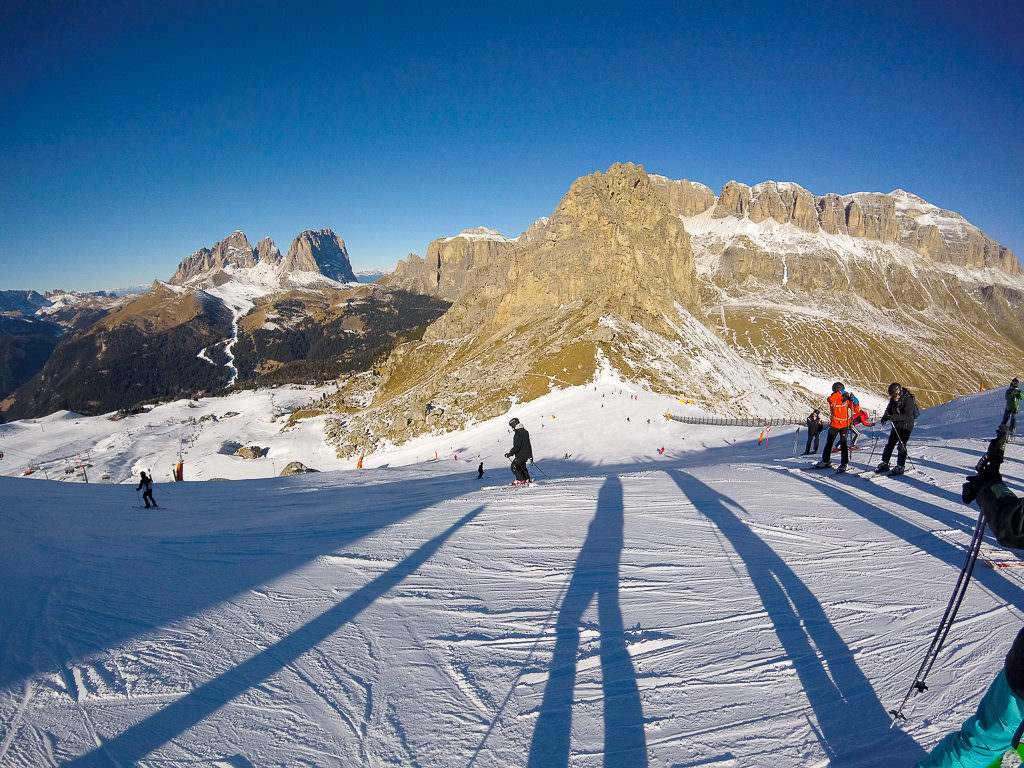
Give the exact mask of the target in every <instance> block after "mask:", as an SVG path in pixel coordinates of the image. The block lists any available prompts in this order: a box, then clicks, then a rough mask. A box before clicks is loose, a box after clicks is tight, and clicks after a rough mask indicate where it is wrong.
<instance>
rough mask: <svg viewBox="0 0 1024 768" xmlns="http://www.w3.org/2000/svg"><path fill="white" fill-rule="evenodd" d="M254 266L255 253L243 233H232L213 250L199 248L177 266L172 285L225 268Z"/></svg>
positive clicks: (171, 280)
mask: <svg viewBox="0 0 1024 768" xmlns="http://www.w3.org/2000/svg"><path fill="white" fill-rule="evenodd" d="M255 265H256V251H255V249H254V248H253V247H252V246H251V245H250V244H249V240H248V238H247V237H246V236H245V233H244V232H241V231H238V230H236V231H234V232H232V233H231V234H230V235H228V236H227V237H226V238H224V239H223V240H221V241H220V242H219V243H216V244H215V245H214V246H213V248H200V249H199V250H198V251H194V252H193V253H192V254H191V255H190V256H188V257H187V258H185V259H184V260H183V261H182V262H181V264H179V265H178V269H177V271H176V272H175V273H174V276H173V277H171V279H170V282H171V283H172V284H174V285H184V284H185V283H186V282H188V281H189V280H191V279H193V278H195V277H197V276H199V275H203V274H206V273H209V272H216V271H218V270H222V269H224V268H225V267H229V266H230V267H239V268H247V267H253V266H255Z"/></svg>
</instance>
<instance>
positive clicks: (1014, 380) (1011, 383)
mask: <svg viewBox="0 0 1024 768" xmlns="http://www.w3.org/2000/svg"><path fill="white" fill-rule="evenodd" d="M1018 384H1020V382H1019V381H1017V377H1016V376H1014V377H1013V381H1011V382H1010V386H1011V387H1016V386H1017V385H1018Z"/></svg>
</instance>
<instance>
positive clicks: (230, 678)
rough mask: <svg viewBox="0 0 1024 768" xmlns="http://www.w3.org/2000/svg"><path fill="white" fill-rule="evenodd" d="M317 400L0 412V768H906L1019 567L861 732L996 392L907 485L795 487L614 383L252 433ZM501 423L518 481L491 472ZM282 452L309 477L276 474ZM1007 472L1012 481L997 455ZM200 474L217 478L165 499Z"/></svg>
mask: <svg viewBox="0 0 1024 768" xmlns="http://www.w3.org/2000/svg"><path fill="white" fill-rule="evenodd" d="M808 386H809V388H814V387H812V386H810V385H808ZM322 393H323V390H317V389H313V388H306V387H281V388H278V389H274V390H264V391H258V392H241V393H235V394H232V395H230V396H228V397H225V398H220V399H209V400H201V401H178V402H174V403H168V404H165V405H162V406H159V407H156V408H154V409H153V410H152V411H150V412H149V413H146V414H139V415H137V416H131V417H127V418H125V419H123V420H121V421H109V420H107V419H105V418H102V417H93V418H85V417H80V416H77V415H75V414H71V413H67V412H63V413H59V414H54V415H51V416H49V417H47V418H45V419H38V420H30V421H20V422H15V423H13V424H6V425H0V450H2V451H4V454H5V455H4V458H3V459H2V460H0V472H2V473H3V475H5V476H2V477H0V662H2V663H0V765H3V766H5V767H6V766H12V767H17V768H20V767H22V766H46V765H58V764H68V765H75V766H93V765H95V766H100V765H103V766H106V765H117V766H129V765H140V766H200V765H202V766H225V767H226V766H234V767H236V768H237V767H238V766H264V765H289V766H293V765H315V766H393V765H403V766H432V767H433V766H440V767H442V768H444V767H447V766H452V767H455V766H458V767H459V768H470V767H472V766H478V767H480V768H483V767H484V766H488V767H498V766H502V767H504V766H569V765H571V766H574V767H577V766H623V767H625V766H659V767H662V768H670V767H671V766H676V767H681V766H698V765H699V766H715V767H724V766H729V767H731V768H740V767H741V766H742V767H746V766H767V767H771V768H786V767H787V766H808V767H809V766H827V765H832V766H846V767H848V768H854V767H860V766H862V767H864V768H868V767H873V766H878V765H912V764H913V763H914V762H915V761H916V760H918V759H920V758H921V757H922V756H923V755H924V754H925V751H926V750H927V749H930V748H931V747H932V746H933V745H934V744H935V743H936V742H937V741H938V740H939V738H940V737H941V736H942V735H943V734H944V733H945V732H947V731H949V730H951V729H954V728H956V727H958V726H959V724H960V723H961V722H962V721H963V719H964V718H965V717H967V716H968V715H969V714H970V713H971V712H972V711H973V708H974V706H975V705H976V703H977V701H978V700H979V699H980V697H981V695H982V693H983V692H984V690H985V688H986V687H987V685H988V684H989V682H990V681H991V679H992V678H993V676H994V675H995V674H996V673H997V671H998V670H999V669H1000V665H1001V664H1002V659H1003V656H1004V654H1005V652H1006V650H1007V648H1008V647H1009V644H1010V642H1011V641H1012V639H1013V636H1014V635H1015V633H1016V632H1017V630H1018V628H1019V626H1020V623H1021V613H1020V606H1021V604H1022V602H1021V601H1022V599H1024V583H1022V579H1024V568H1018V567H1005V568H999V569H993V568H987V567H984V566H982V565H981V564H979V567H978V568H977V569H976V571H975V574H974V581H973V582H972V584H971V586H970V589H969V590H968V592H967V596H966V599H965V600H964V603H963V606H962V607H961V609H960V613H959V616H958V619H957V622H956V624H955V625H954V627H953V630H952V632H951V634H950V636H949V639H948V640H947V643H946V646H945V648H944V650H943V651H942V653H941V655H940V657H939V660H938V663H937V664H936V666H935V668H934V669H933V670H932V673H931V676H930V677H929V680H928V683H929V690H928V691H927V692H926V693H924V694H920V695H918V696H916V697H914V698H912V699H911V700H910V703H909V705H908V706H907V708H906V710H905V713H906V715H907V718H908V719H907V722H906V723H905V724H904V725H903V726H902V727H897V728H893V729H890V728H889V721H890V718H889V716H888V714H887V712H886V710H888V709H891V708H894V707H896V706H898V705H899V703H900V701H901V700H902V698H903V696H904V694H905V693H906V691H907V689H908V688H909V686H910V683H911V681H912V679H913V676H914V674H915V672H916V670H917V668H918V666H919V664H920V661H921V659H922V657H923V654H924V652H925V649H926V648H927V646H928V644H929V643H930V642H931V638H932V635H933V634H934V631H935V628H936V626H937V624H938V622H939V619H940V618H941V616H942V613H943V610H944V609H945V606H946V602H947V600H948V598H949V594H950V592H951V591H952V589H953V585H954V583H955V581H956V578H957V574H958V573H959V570H960V566H961V564H962V562H963V559H964V554H965V549H966V545H967V544H968V542H969V541H970V538H971V531H972V529H973V526H974V523H975V519H976V517H977V510H975V509H972V508H969V507H966V506H964V505H963V504H962V503H961V502H960V499H959V491H960V484H961V482H962V480H963V477H964V475H965V474H966V473H967V471H968V468H969V467H971V466H973V465H974V463H975V462H976V461H977V459H978V456H979V455H980V453H981V451H982V450H983V449H984V447H985V444H986V441H987V440H988V438H990V437H991V436H992V434H993V433H994V426H995V424H996V423H997V422H998V418H999V415H1000V414H1001V412H1002V391H1001V390H996V391H992V392H984V393H979V394H976V395H972V396H969V397H965V398H961V399H959V400H957V401H954V402H952V403H948V404H946V405H945V406H941V407H938V408H933V409H929V410H927V411H925V412H924V413H923V414H922V417H921V419H920V420H919V422H918V427H917V429H915V432H914V434H913V437H912V438H911V443H910V447H911V457H912V462H913V465H914V466H916V471H915V472H912V473H910V474H908V475H906V476H904V477H902V478H888V477H884V478H880V477H876V476H873V475H872V476H871V477H870V478H861V477H854V476H839V477H833V476H832V475H831V474H824V475H823V474H820V473H812V472H805V471H802V468H804V467H806V466H807V465H808V464H809V463H810V459H809V458H808V457H802V458H801V457H797V456H794V454H795V453H796V452H798V451H799V450H802V447H803V437H804V436H803V435H802V434H800V435H795V434H794V429H795V428H780V427H776V428H773V429H772V430H771V431H770V433H769V434H768V439H767V441H763V442H761V444H760V445H759V444H758V442H759V441H758V438H759V437H760V430H759V429H757V428H716V427H710V426H694V425H687V424H681V423H678V422H674V421H668V420H666V419H665V417H664V414H665V413H666V412H667V411H671V412H673V413H683V412H687V413H690V414H697V413H698V411H697V409H696V407H695V406H693V405H685V404H682V403H680V402H679V401H678V400H675V399H673V398H669V397H663V396H656V395H653V394H651V393H650V392H648V391H645V390H643V389H641V388H639V387H636V386H635V385H631V384H626V383H622V382H620V381H615V380H614V379H612V378H610V377H603V378H601V380H600V381H598V382H596V383H593V384H590V385H587V386H582V387H574V388H570V389H564V390H560V391H555V392H552V393H551V394H549V395H547V396H545V397H543V398H541V399H539V400H536V401H534V402H531V403H529V404H526V405H519V406H517V407H516V408H515V409H514V410H513V411H511V412H510V413H509V414H505V415H503V416H502V417H500V418H497V419H494V420H492V421H488V422H485V423H480V424H476V425H473V426H471V427H469V428H467V429H466V430H464V431H462V432H458V433H450V434H445V435H437V436H433V437H424V438H420V439H419V440H417V441H415V442H414V443H412V444H410V445H406V446H402V447H394V448H389V449H387V450H385V451H382V452H381V453H379V454H375V455H373V456H367V457H364V463H363V466H364V467H365V468H364V469H362V470H358V471H355V470H353V469H352V467H353V463H354V462H352V461H341V460H338V459H335V458H333V454H332V451H331V450H330V448H328V447H327V446H325V445H324V444H323V440H322V428H323V422H324V419H325V417H319V418H316V419H311V420H308V421H304V422H301V423H300V424H299V425H298V426H295V427H293V428H292V429H289V430H286V431H283V432H282V431H281V430H280V427H281V426H282V425H283V424H284V419H283V418H282V414H283V413H284V412H286V411H288V410H291V409H294V408H297V407H300V406H302V405H304V404H306V403H308V402H309V401H311V400H315V399H317V398H319V397H320V395H321V394H322ZM231 411H237V412H238V415H235V416H228V415H227V414H228V413H229V412H231ZM209 415H216V416H217V417H218V420H217V421H213V420H212V419H206V420H203V421H200V420H199V419H200V418H201V417H203V416H209ZM510 415H515V416H517V417H518V418H519V419H521V420H522V421H523V423H524V424H525V425H526V427H527V428H528V429H529V430H530V434H531V438H532V443H533V448H534V454H535V457H536V459H537V464H536V466H535V467H534V468H532V469H531V471H532V473H533V475H534V477H535V478H537V480H538V482H537V484H536V485H535V486H533V487H527V488H515V489H513V488H509V487H506V486H504V485H503V484H504V483H506V482H507V481H508V480H510V479H511V475H510V473H509V472H508V470H507V468H506V466H507V465H506V464H505V462H506V460H505V459H504V457H503V454H504V452H505V451H507V450H508V449H509V447H510V446H511V441H512V440H511V434H510V433H509V430H508V427H507V421H508V418H509V417H510ZM272 419H273V421H272ZM877 434H879V435H881V434H883V433H882V432H878V433H877ZM179 438H181V439H182V440H184V441H185V442H184V464H185V477H186V482H182V483H170V482H167V480H168V476H169V470H170V467H171V464H172V463H174V462H175V461H177V454H178V445H179ZM227 441H236V442H239V443H256V444H259V445H261V446H262V447H265V448H268V449H269V450H268V451H267V452H266V455H265V456H263V457H262V458H259V459H253V460H245V459H241V458H238V457H235V456H229V455H226V454H223V453H219V452H218V451H219V450H220V449H221V447H222V444H223V443H224V442H227ZM872 444H873V433H871V432H870V431H868V433H867V434H866V435H865V436H864V438H862V446H863V449H862V450H860V451H857V452H855V453H854V454H853V455H854V459H855V462H856V463H857V465H858V466H864V465H865V464H866V463H867V462H868V459H869V458H870V459H874V460H877V458H878V453H877V448H878V447H877V446H876V450H875V452H874V454H873V456H872V455H871V454H872V448H873V446H872ZM660 448H664V449H665V451H664V454H663V455H661V454H659V452H658V449H660ZM435 452H436V455H437V460H433V459H434V455H435ZM65 456H69V457H72V458H70V459H67V460H65V459H63V458H61V457H65ZM75 457H85V463H86V464H89V465H91V466H89V467H88V468H87V471H88V476H89V480H90V482H89V484H85V483H84V482H82V479H83V478H82V477H81V475H80V473H79V472H77V471H76V469H75V467H76V466H77V459H76V458H75ZM456 457H457V458H456ZM295 459H297V460H300V461H303V463H305V464H307V465H308V466H311V467H314V468H316V469H320V470H326V471H323V472H320V473H317V474H308V475H303V476H299V477H292V478H278V477H274V475H275V474H276V473H277V472H279V471H280V469H281V468H282V467H283V465H284V463H286V462H287V461H291V460H295ZM428 459H430V460H428ZM480 461H483V463H484V466H485V469H486V473H485V475H484V477H483V479H482V480H478V479H477V473H476V468H477V465H478V463H479V462H480ZM30 464H33V465H34V466H38V467H39V469H38V470H37V471H35V472H34V473H33V474H32V475H31V477H30V478H27V479H22V478H19V477H16V476H15V475H19V474H21V472H22V471H23V470H24V469H25V468H27V467H28V466H29V465H30ZM65 466H68V467H70V469H71V470H72V471H71V472H70V473H67V474H64V467H65ZM141 468H150V469H152V470H153V471H154V473H155V475H156V479H157V481H158V482H157V484H156V486H155V489H154V495H155V498H156V500H157V502H158V503H159V504H160V507H159V508H158V509H153V510H147V509H143V508H141V507H140V506H139V505H138V498H137V495H136V492H135V491H134V483H135V482H137V479H136V476H134V475H133V474H132V473H133V471H137V470H138V469H141ZM44 473H45V474H48V475H49V477H50V478H51V479H50V480H49V481H47V480H41V481H39V482H31V481H30V480H31V479H32V478H36V477H40V476H41V475H43V474H44ZM104 474H106V475H108V476H109V478H110V480H109V481H104V480H103V479H102V476H103V475H104ZM1003 474H1004V477H1005V478H1006V479H1007V482H1008V483H1009V484H1010V485H1011V487H1013V488H1014V489H1015V490H1017V491H1018V492H1020V490H1021V486H1022V480H1024V449H1022V448H1021V446H1020V445H1016V444H1015V445H1011V446H1009V448H1008V451H1007V459H1006V461H1005V463H1004V465H1003ZM58 476H60V477H65V478H67V480H66V481H65V482H56V481H54V480H53V478H54V477H58ZM214 477H224V478H229V479H233V480H234V481H233V482H188V480H205V479H210V478H214ZM996 556H997V550H996V548H995V546H994V543H993V542H991V541H988V540H987V541H986V543H985V545H984V546H983V548H982V557H983V558H994V557H996ZM1001 556H1003V557H1009V558H1010V562H1012V563H1013V564H1014V565H1016V564H1017V561H1016V559H1015V558H1014V557H1013V555H1012V554H1009V555H1007V554H1005V553H1001Z"/></svg>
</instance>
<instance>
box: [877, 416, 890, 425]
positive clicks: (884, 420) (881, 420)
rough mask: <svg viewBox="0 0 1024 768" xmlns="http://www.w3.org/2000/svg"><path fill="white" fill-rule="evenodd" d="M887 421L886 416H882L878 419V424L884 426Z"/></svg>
mask: <svg viewBox="0 0 1024 768" xmlns="http://www.w3.org/2000/svg"><path fill="white" fill-rule="evenodd" d="M888 420H889V417H888V416H883V417H882V418H881V419H879V423H880V424H885V422H887V421H888Z"/></svg>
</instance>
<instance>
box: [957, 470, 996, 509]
mask: <svg viewBox="0 0 1024 768" xmlns="http://www.w3.org/2000/svg"><path fill="white" fill-rule="evenodd" d="M1001 482H1003V476H1002V475H1000V474H999V470H998V469H993V470H991V471H988V472H979V473H978V474H976V475H971V476H970V477H968V478H967V480H965V481H964V485H963V488H962V489H961V491H960V498H962V499H963V500H964V504H970V503H971V502H972V501H974V500H975V499H976V498H978V494H979V493H981V491H982V489H984V488H987V487H988V486H990V485H992V484H993V483H1001Z"/></svg>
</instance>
